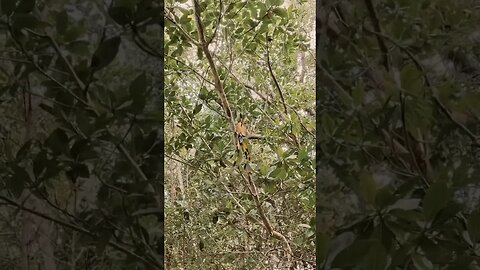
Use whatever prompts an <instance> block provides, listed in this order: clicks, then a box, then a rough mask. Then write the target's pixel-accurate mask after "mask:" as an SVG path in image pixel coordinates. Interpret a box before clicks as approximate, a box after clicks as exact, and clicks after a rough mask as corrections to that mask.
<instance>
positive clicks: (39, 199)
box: [0, 0, 163, 269]
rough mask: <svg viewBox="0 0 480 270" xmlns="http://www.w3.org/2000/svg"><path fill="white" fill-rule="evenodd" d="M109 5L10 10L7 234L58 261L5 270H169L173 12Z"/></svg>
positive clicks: (134, 0) (3, 51) (3, 180)
mask: <svg viewBox="0 0 480 270" xmlns="http://www.w3.org/2000/svg"><path fill="white" fill-rule="evenodd" d="M108 2H109V3H104V2H102V1H75V0H72V1H70V0H65V1H49V0H37V1H35V0H21V1H15V0H1V1H0V6H1V12H0V35H1V38H0V44H1V46H0V61H1V64H0V138H1V141H0V149H1V151H0V201H1V202H2V204H3V206H2V209H1V212H2V216H3V217H2V223H1V224H2V229H1V230H2V231H11V230H13V235H15V234H20V230H21V229H19V228H22V226H24V227H26V226H32V228H37V227H35V226H40V227H38V228H40V229H38V231H39V234H40V235H42V234H44V236H45V234H47V237H48V246H50V244H51V243H53V245H54V247H53V250H52V252H53V254H54V255H55V258H49V257H48V255H47V256H45V254H46V252H49V251H50V250H48V249H49V248H47V245H44V246H42V243H41V242H36V241H37V240H38V239H39V237H40V238H41V237H43V236H36V237H34V239H32V241H31V242H32V243H33V242H35V243H36V245H37V248H36V249H35V248H34V247H33V246H32V247H31V248H30V247H29V246H30V245H33V244H31V243H30V242H25V241H23V242H22V241H21V240H19V241H16V240H15V239H13V238H8V236H3V234H2V236H1V237H2V238H3V239H2V240H0V242H1V243H2V249H3V248H4V247H3V246H4V245H3V243H9V244H11V246H12V247H11V249H10V255H9V256H7V257H5V256H6V255H5V256H3V255H2V263H3V265H2V266H0V268H2V269H26V268H22V267H20V265H25V264H26V265H27V266H28V265H30V266H29V268H28V269H34V268H31V267H32V265H35V267H36V265H41V264H43V263H44V265H43V266H41V267H40V266H39V267H40V268H38V269H163V265H162V261H163V259H162V254H163V231H162V230H163V186H162V179H163V175H162V172H163V171H162V168H163V167H162V164H163V155H162V150H163V148H162V145H163V144H162V142H161V141H160V138H161V136H162V128H163V122H162V119H163V109H162V102H161V100H162V98H163V97H162V95H161V93H160V89H161V85H160V82H161V80H162V76H163V73H162V61H163V60H162V58H161V46H160V44H161V35H162V24H163V15H162V14H163V13H162V11H163V7H162V6H161V5H160V4H159V3H158V2H157V1H151V0H123V1H113V3H112V4H111V5H110V1H108ZM107 4H108V5H109V6H108V5H107ZM5 204H6V205H7V206H9V207H5ZM17 210H18V211H17ZM17 215H23V216H25V215H32V216H33V217H35V218H39V219H38V222H32V223H28V224H27V223H19V228H16V226H15V225H14V224H15V223H13V221H12V220H15V219H16V218H17ZM32 220H33V218H32ZM45 222H47V223H46V224H53V227H51V228H50V229H49V231H48V232H46V231H42V230H43V229H42V228H44V227H41V226H43V225H39V224H40V223H45ZM12 226H13V227H12ZM32 230H35V229H32ZM7 238H8V239H7ZM38 241H40V240H38ZM38 245H39V246H38ZM5 246H6V245H5ZM5 248H6V247H5ZM16 250H22V252H24V251H25V250H27V251H28V253H31V254H28V258H27V257H23V258H21V257H20V256H19V255H18V254H19V253H18V252H17V251H16ZM33 250H37V252H38V254H37V253H34V252H33ZM47 250H48V251H47ZM20 253H21V252H20ZM42 253H43V254H42ZM2 254H4V253H3V252H2ZM12 254H13V255H12ZM15 254H17V255H15ZM24 255H25V254H24ZM42 256H43V258H42ZM27 260H28V263H27V262H26V261H27ZM49 260H50V261H51V260H53V262H54V264H53V265H49V266H47V261H49ZM23 267H26V266H23ZM35 269H37V268H35Z"/></svg>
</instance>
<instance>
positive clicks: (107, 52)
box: [90, 36, 121, 70]
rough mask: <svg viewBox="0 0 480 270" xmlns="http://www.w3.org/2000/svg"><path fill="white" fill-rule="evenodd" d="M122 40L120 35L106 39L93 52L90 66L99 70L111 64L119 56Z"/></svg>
mask: <svg viewBox="0 0 480 270" xmlns="http://www.w3.org/2000/svg"><path fill="white" fill-rule="evenodd" d="M120 42H121V38H120V36H116V37H113V38H109V39H107V40H104V41H103V42H102V43H101V44H100V46H98V48H97V50H96V51H95V53H94V54H93V56H92V61H91V64H90V66H91V67H92V68H93V69H94V70H99V69H102V68H104V67H106V66H107V65H109V64H110V63H111V62H112V61H113V60H114V59H115V56H117V53H118V48H119V46H120Z"/></svg>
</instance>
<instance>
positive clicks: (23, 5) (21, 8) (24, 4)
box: [15, 0, 35, 13]
mask: <svg viewBox="0 0 480 270" xmlns="http://www.w3.org/2000/svg"><path fill="white" fill-rule="evenodd" d="M34 7H35V0H22V1H20V3H19V4H18V6H17V8H16V9H15V13H29V12H31V11H32V10H33V8H34Z"/></svg>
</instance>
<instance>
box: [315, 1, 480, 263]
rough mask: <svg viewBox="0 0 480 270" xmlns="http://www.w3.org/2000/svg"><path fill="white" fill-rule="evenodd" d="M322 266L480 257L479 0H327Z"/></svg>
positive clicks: (321, 41)
mask: <svg viewBox="0 0 480 270" xmlns="http://www.w3.org/2000/svg"><path fill="white" fill-rule="evenodd" d="M318 15H319V17H317V50H318V55H319V56H320V57H319V59H318V62H317V72H318V73H317V75H318V79H319V84H318V87H319V92H318V96H317V102H318V104H319V110H320V111H319V113H318V114H319V115H318V121H319V122H318V124H317V126H318V130H317V132H318V136H319V137H318V145H317V151H318V156H319V160H318V174H317V177H318V178H317V179H318V182H317V183H318V185H319V194H318V201H317V215H318V217H317V218H318V227H317V229H318V235H317V260H318V262H319V265H318V266H319V267H320V268H319V269H369V270H370V269H479V268H480V256H479V247H480V246H479V245H478V241H479V235H480V234H479V229H480V226H479V222H480V215H479V212H478V206H479V200H478V198H479V189H478V188H479V186H478V176H479V175H480V167H479V164H480V163H479V161H480V160H479V158H480V155H479V153H480V152H479V150H480V149H479V147H480V140H479V139H480V136H479V135H480V123H479V120H480V91H479V81H478V74H480V65H479V63H480V57H479V56H480V55H479V52H480V45H479V44H480V38H479V35H480V32H479V31H478V25H479V19H480V16H479V15H480V14H479V7H478V1H469V0H460V1H444V0H436V1H410V0H404V1H396V0H387V1H372V0H366V1H324V3H323V4H322V5H321V6H320V7H319V13H318Z"/></svg>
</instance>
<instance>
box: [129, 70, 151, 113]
mask: <svg viewBox="0 0 480 270" xmlns="http://www.w3.org/2000/svg"><path fill="white" fill-rule="evenodd" d="M129 90H130V96H131V97H132V100H133V104H132V107H133V108H134V110H135V111H136V112H140V111H142V110H143V108H144V107H145V104H146V92H147V75H146V74H145V72H142V73H141V74H140V75H138V76H137V78H135V79H134V80H133V81H132V82H131V83H130V89H129Z"/></svg>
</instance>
